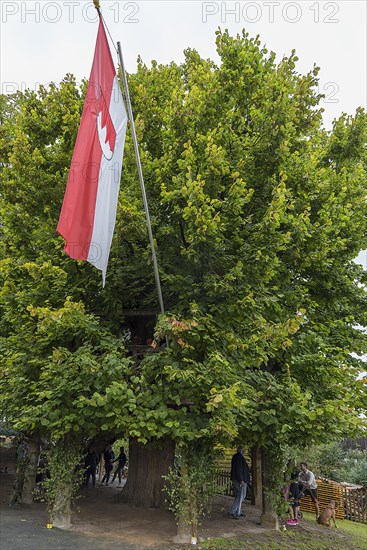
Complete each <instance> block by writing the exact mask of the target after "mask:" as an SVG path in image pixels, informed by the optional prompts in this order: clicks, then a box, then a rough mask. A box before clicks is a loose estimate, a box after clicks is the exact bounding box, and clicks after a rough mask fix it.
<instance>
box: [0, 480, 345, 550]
mask: <svg viewBox="0 0 367 550" xmlns="http://www.w3.org/2000/svg"><path fill="white" fill-rule="evenodd" d="M13 479H14V475H13V472H10V473H9V474H6V475H4V474H0V493H1V498H0V502H1V504H0V547H1V548H2V549H4V550H46V549H47V550H91V549H93V550H107V549H108V550H117V549H118V550H143V549H148V550H149V549H151V550H153V549H156V550H158V549H159V550H172V549H176V548H180V547H179V546H177V545H176V544H174V542H173V539H174V537H175V535H176V533H177V526H176V522H175V519H174V517H173V515H172V514H171V513H170V512H167V511H165V510H156V509H142V508H132V507H130V506H128V505H126V504H122V503H120V502H118V501H117V496H118V493H119V491H121V488H120V487H117V483H116V482H115V485H114V486H109V487H106V486H104V485H102V484H101V483H100V482H98V481H97V482H96V487H95V488H92V487H87V488H83V489H82V490H81V491H80V498H79V500H78V502H77V508H78V509H75V510H74V513H73V517H72V527H71V529H70V530H68V531H62V530H59V529H47V523H48V518H47V512H46V507H45V504H44V503H37V502H35V503H34V504H33V505H32V506H29V507H20V508H9V506H8V493H9V490H10V488H11V485H12V482H13ZM231 502H232V499H231V498H229V497H217V498H216V500H215V502H214V505H213V509H212V513H211V516H210V518H206V519H205V520H204V521H203V523H202V526H201V528H200V538H201V540H204V539H217V538H221V539H233V538H238V539H240V540H242V541H248V544H247V545H246V548H256V547H257V545H258V544H262V546H261V548H270V547H271V546H272V545H273V543H275V542H276V541H277V542H278V543H281V533H275V532H274V531H270V530H266V529H264V528H262V527H261V526H260V510H259V509H258V508H255V507H254V506H251V504H249V502H247V501H246V502H245V504H244V506H243V511H244V512H245V514H246V515H245V517H244V518H241V519H239V520H233V519H231V518H230V517H229V516H228V514H227V511H228V509H229V506H230V503H231ZM292 529H295V528H294V527H293V528H292ZM296 529H297V530H298V531H299V533H300V534H303V535H304V536H305V537H306V540H307V537H312V538H314V537H316V538H319V540H320V544H321V545H320V546H318V547H317V548H325V549H327V550H329V549H330V548H331V547H335V548H336V547H337V548H339V547H340V546H339V545H344V546H341V547H342V548H345V549H347V548H350V546H348V537H347V535H346V534H345V533H344V534H343V533H341V532H337V531H335V530H333V531H332V533H331V531H329V534H328V532H327V530H325V528H323V527H321V526H318V525H316V524H314V523H313V522H307V521H302V522H301V523H300V525H299V526H297V527H296ZM328 537H330V538H328ZM278 539H279V540H278ZM331 539H333V541H335V542H336V543H337V544H336V545H334V542H332V540H331ZM251 541H252V542H251ZM323 541H325V545H324V546H322V544H323ZM284 542H285V541H284ZM267 544H268V546H267ZM330 544H331V546H330ZM264 545H265V546H264ZM199 546H200V545H199ZM275 547H276V548H280V547H281V548H289V547H288V546H275ZM291 547H292V546H291ZM223 548H225V546H223ZM302 548H303V546H302Z"/></svg>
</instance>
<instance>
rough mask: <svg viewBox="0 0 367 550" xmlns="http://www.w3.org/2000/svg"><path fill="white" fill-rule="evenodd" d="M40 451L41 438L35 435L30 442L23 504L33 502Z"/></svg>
mask: <svg viewBox="0 0 367 550" xmlns="http://www.w3.org/2000/svg"><path fill="white" fill-rule="evenodd" d="M39 453H40V440H39V438H38V437H33V438H31V439H30V440H29V444H28V459H27V466H26V469H25V475H24V485H23V491H22V497H21V501H22V504H32V503H33V491H34V487H35V485H36V476H37V466H38V459H39Z"/></svg>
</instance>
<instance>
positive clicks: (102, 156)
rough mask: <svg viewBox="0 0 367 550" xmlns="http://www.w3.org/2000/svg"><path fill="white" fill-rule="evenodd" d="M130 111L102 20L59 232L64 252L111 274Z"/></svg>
mask: <svg viewBox="0 0 367 550" xmlns="http://www.w3.org/2000/svg"><path fill="white" fill-rule="evenodd" d="M126 126H127V114H126V109H125V105H124V101H123V99H122V94H121V90H120V86H119V83H118V80H117V76H116V70H115V67H114V64H113V61H112V56H111V52H110V48H109V46H108V42H107V37H106V32H105V29H104V26H103V22H102V20H101V19H100V22H99V29H98V35H97V42H96V49H95V52H94V59H93V65H92V70H91V74H90V78H89V84H88V90H87V95H86V99H85V103H84V108H83V114H82V117H81V121H80V127H79V132H78V136H77V139H76V143H75V148H74V154H73V158H72V161H71V167H70V172H69V178H68V182H67V186H66V192H65V197H64V202H63V205H62V209H61V213H60V219H59V223H58V226H57V231H58V232H59V233H60V235H62V236H63V237H64V239H65V241H66V243H65V249H64V250H65V252H66V253H67V254H68V255H69V256H70V257H71V258H74V259H75V260H87V261H88V262H90V263H91V264H92V265H94V266H95V267H96V268H97V269H100V270H101V271H102V277H103V286H104V284H105V279H106V271H107V264H108V257H109V253H110V248H111V242H112V237H113V232H114V228H115V221H116V210H117V200H118V194H119V189H120V178H121V168H122V157H123V152H124V142H125V135H126Z"/></svg>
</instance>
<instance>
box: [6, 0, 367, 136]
mask: <svg viewBox="0 0 367 550" xmlns="http://www.w3.org/2000/svg"><path fill="white" fill-rule="evenodd" d="M0 6H1V20H0V25H1V28H0V30H1V59H0V61H1V75H0V76H1V83H2V84H1V91H2V92H3V93H11V92H13V91H15V90H16V89H24V88H25V87H30V88H37V86H38V84H39V83H42V84H47V83H48V82H50V81H53V82H59V81H60V80H61V79H62V78H63V76H64V75H65V74H66V73H67V72H70V73H73V74H75V75H76V77H77V79H78V80H80V79H81V78H82V77H88V76H89V72H90V67H91V63H92V57H93V51H94V43H95V38H96V33H97V17H96V16H97V14H96V11H95V9H94V7H93V4H92V2H91V1H87V0H53V1H52V0H39V1H33V0H32V1H30V0H20V1H19V0H18V1H14V0H2V1H1V3H0ZM366 6H367V4H366V2H365V1H364V0H361V1H358V0H348V1H344V0H339V1H336V2H329V1H327V2H325V1H322V2H317V1H311V2H309V1H300V0H298V1H297V2H291V1H285V0H284V1H283V0H277V1H275V0H274V1H272V0H269V1H267V0H264V1H247V2H202V1H198V0H196V1H180V0H178V1H174V0H166V1H156V0H145V1H141V0H137V1H118V0H114V1H108V0H102V1H101V8H102V13H103V16H104V18H105V20H106V22H107V25H108V27H109V29H110V32H111V34H112V37H113V39H114V41H115V42H117V41H120V42H121V44H122V48H123V52H124V58H125V64H126V66H127V70H128V71H134V69H135V67H136V58H137V56H138V54H140V55H141V56H142V58H143V60H144V61H145V62H146V63H149V62H150V61H151V60H152V59H156V60H157V61H158V62H159V63H167V62H170V61H172V60H174V61H177V62H180V61H181V60H182V59H183V53H182V52H183V50H184V49H185V48H187V47H191V48H196V49H197V50H198V51H199V52H200V54H201V55H202V56H203V57H210V58H212V59H214V60H216V59H217V56H216V51H215V42H214V40H215V34H214V33H215V30H216V29H217V28H218V27H221V28H222V29H225V28H228V29H229V31H230V33H231V34H236V33H238V32H241V30H242V28H246V30H248V31H249V32H250V34H251V35H252V36H254V35H256V34H260V37H261V39H262V42H263V43H265V44H266V45H267V47H268V49H271V50H274V51H275V52H276V53H277V56H278V59H280V58H281V57H282V56H283V55H284V54H289V53H290V51H291V50H292V48H295V49H296V50H297V54H298V56H299V58H300V61H299V64H298V70H299V72H307V71H308V70H309V69H310V68H312V66H313V64H314V63H316V64H317V65H318V66H320V67H321V72H320V74H319V76H320V91H321V92H323V93H325V94H326V96H327V97H326V98H325V99H324V100H323V107H324V108H325V115H324V123H325V125H326V127H328V128H330V126H331V122H332V120H333V118H335V117H337V116H339V114H340V113H341V112H347V113H350V114H351V113H353V112H354V111H355V109H356V107H358V106H360V105H362V106H364V107H366V97H367V77H366V75H367V59H366V52H367V43H366V34H367V33H366V29H367V9H366ZM116 64H117V59H116Z"/></svg>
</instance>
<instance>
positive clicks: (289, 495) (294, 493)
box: [285, 470, 300, 525]
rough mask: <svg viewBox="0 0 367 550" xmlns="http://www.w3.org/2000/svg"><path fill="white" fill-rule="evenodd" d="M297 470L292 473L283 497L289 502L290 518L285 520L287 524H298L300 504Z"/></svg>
mask: <svg viewBox="0 0 367 550" xmlns="http://www.w3.org/2000/svg"><path fill="white" fill-rule="evenodd" d="M297 479H298V472H297V470H296V471H295V472H293V473H292V475H291V480H290V484H289V485H288V487H287V490H286V493H285V499H286V501H287V502H288V503H289V513H290V516H291V517H290V518H289V520H288V521H287V525H298V523H299V521H298V514H299V506H300V501H299V499H300V491H299V485H298V481H297Z"/></svg>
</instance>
